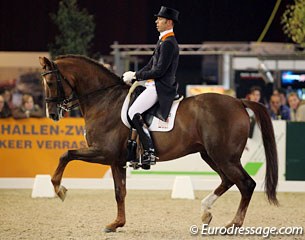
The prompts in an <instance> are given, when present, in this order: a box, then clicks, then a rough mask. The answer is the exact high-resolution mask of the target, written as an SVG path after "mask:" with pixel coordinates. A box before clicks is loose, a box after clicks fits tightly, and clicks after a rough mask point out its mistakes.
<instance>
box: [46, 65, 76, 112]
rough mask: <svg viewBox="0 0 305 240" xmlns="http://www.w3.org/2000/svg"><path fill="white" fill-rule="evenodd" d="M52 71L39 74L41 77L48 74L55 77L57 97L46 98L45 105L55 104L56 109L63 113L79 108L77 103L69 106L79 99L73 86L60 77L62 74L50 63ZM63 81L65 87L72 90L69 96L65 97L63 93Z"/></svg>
mask: <svg viewBox="0 0 305 240" xmlns="http://www.w3.org/2000/svg"><path fill="white" fill-rule="evenodd" d="M52 65H53V66H52V67H53V69H52V70H49V71H46V72H44V73H41V76H42V77H44V76H46V75H48V74H55V76H56V87H57V96H56V97H49V98H47V97H46V99H45V100H46V102H47V103H56V105H57V107H59V108H60V109H62V110H64V111H71V110H72V109H74V108H76V107H78V106H79V102H77V103H74V104H71V103H73V102H75V101H76V100H78V99H79V97H78V96H77V94H76V92H75V90H74V88H73V86H72V85H71V83H70V82H69V81H68V80H67V79H66V78H65V77H63V76H62V74H61V73H60V71H59V70H58V67H57V65H56V64H55V63H54V62H52ZM63 81H64V82H65V83H67V85H68V86H69V87H70V88H71V90H72V94H71V95H70V96H68V97H67V96H66V94H65V91H64V87H63V84H62V83H63Z"/></svg>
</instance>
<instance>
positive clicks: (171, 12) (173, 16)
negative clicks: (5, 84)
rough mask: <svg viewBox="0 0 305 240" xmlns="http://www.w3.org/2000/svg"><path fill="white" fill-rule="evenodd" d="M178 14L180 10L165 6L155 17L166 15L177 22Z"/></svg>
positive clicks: (165, 16)
mask: <svg viewBox="0 0 305 240" xmlns="http://www.w3.org/2000/svg"><path fill="white" fill-rule="evenodd" d="M178 16H179V12H178V11H177V10H175V9H173V8H168V7H164V6H162V7H161V9H160V11H159V13H158V14H155V17H164V18H167V19H171V20H173V21H175V22H179V20H178Z"/></svg>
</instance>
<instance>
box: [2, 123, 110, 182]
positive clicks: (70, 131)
mask: <svg viewBox="0 0 305 240" xmlns="http://www.w3.org/2000/svg"><path fill="white" fill-rule="evenodd" d="M84 132H85V128H84V120H83V119H82V118H63V119H61V120H60V121H59V122H56V123H55V122H53V121H52V120H50V119H47V118H43V119H34V118H30V119H23V120H15V119H12V118H10V119H0V177H35V175H36V174H50V175H52V174H53V173H54V171H55V169H56V167H57V165H58V161H59V157H60V156H61V155H62V154H63V153H64V152H66V151H67V150H68V149H78V148H85V147H86V146H87V143H86V140H85V138H84ZM108 169H109V167H108V166H103V165H100V164H93V163H86V162H82V161H72V162H70V163H69V164H68V166H67V168H66V171H65V173H64V177H72V178H77V177H83V178H101V177H103V176H104V174H105V172H106V171H107V170H108Z"/></svg>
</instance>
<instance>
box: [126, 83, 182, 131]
mask: <svg viewBox="0 0 305 240" xmlns="http://www.w3.org/2000/svg"><path fill="white" fill-rule="evenodd" d="M139 85H140V84H139V83H138V82H135V83H134V84H133V85H132V86H131V88H130V90H129V93H128V94H127V96H126V98H125V101H124V103H123V107H122V110H121V119H122V122H123V123H124V124H125V126H126V127H128V128H130V124H129V122H128V120H127V109H128V105H129V102H130V96H131V93H132V92H133V91H134V89H135V88H136V87H137V86H139ZM182 99H183V96H182V97H181V98H179V99H178V100H175V101H174V102H173V104H172V107H171V110H170V113H169V115H168V118H167V121H166V122H164V121H162V120H161V119H159V118H157V117H153V121H152V123H151V125H150V126H149V128H148V129H149V131H152V132H168V131H170V130H172V129H173V127H174V122H175V117H176V112H177V109H178V106H179V103H180V102H181V101H182Z"/></svg>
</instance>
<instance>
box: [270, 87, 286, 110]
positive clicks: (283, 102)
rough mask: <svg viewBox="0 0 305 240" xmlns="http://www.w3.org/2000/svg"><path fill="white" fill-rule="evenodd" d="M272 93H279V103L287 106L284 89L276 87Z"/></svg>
mask: <svg viewBox="0 0 305 240" xmlns="http://www.w3.org/2000/svg"><path fill="white" fill-rule="evenodd" d="M273 95H279V96H280V99H281V105H282V106H287V97H286V91H285V89H283V88H278V89H274V90H273Z"/></svg>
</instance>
